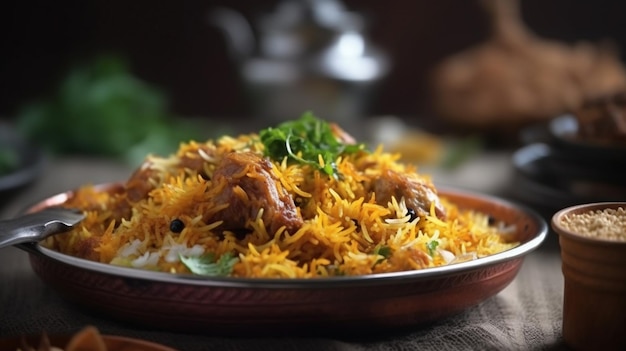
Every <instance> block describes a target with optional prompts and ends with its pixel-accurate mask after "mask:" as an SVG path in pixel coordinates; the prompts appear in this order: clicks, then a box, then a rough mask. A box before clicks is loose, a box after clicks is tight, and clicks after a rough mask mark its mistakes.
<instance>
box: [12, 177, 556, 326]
mask: <svg viewBox="0 0 626 351" xmlns="http://www.w3.org/2000/svg"><path fill="white" fill-rule="evenodd" d="M109 186H115V185H109ZM105 187H106V186H105ZM440 193H441V195H442V196H445V197H447V198H449V199H451V200H452V201H454V202H455V203H457V204H458V205H459V206H460V207H462V208H468V209H474V210H477V211H482V212H485V213H488V214H489V215H491V216H493V217H494V218H495V219H496V220H501V221H504V222H505V223H507V224H511V225H514V226H515V228H516V231H515V233H513V234H512V238H511V239H512V240H514V241H519V242H520V243H521V244H520V245H519V246H517V247H515V248H512V249H510V250H507V251H505V252H501V253H498V254H494V255H491V256H487V257H484V258H479V259H476V260H473V261H468V262H463V263H458V264H453V265H447V266H443V267H436V268H428V269H422V270H416V271H406V272H397V273H384V274H373V275H366V276H344V277H332V278H319V279H317V278H316V279H253V278H206V277H200V276H195V275H190V274H169V273H163V272H153V271H146V270H140V269H133V268H125V267H118V266H112V265H108V264H103V263H98V262H92V261H87V260H84V259H80V258H76V257H72V256H68V255H65V254H61V253H59V252H56V251H52V250H49V249H46V248H44V247H42V246H40V245H38V244H28V245H21V246H20V247H21V248H22V249H25V250H27V251H28V252H29V253H30V262H31V264H32V267H33V270H34V271H35V272H36V274H38V275H39V277H40V278H41V279H42V280H43V281H44V282H45V283H46V284H48V285H49V286H50V287H52V288H54V289H56V290H57V291H58V292H59V293H60V294H61V295H63V296H64V297H65V298H66V299H68V300H70V301H72V302H74V303H77V304H80V305H81V306H84V307H86V308H87V309H88V310H90V311H94V312H97V313H99V314H102V315H105V316H108V317H110V318H112V319H117V320H120V321H123V322H126V323H133V324H136V325H138V326H142V327H151V328H156V329H160V330H166V331H180V332H186V333H203V334H210V335H215V334H223V335H239V336H240V335H241V334H242V332H243V333H245V334H246V335H288V334H287V333H290V334H311V333H316V334H318V333H330V334H336V333H342V334H344V333H352V332H355V333H363V332H366V331H372V332H377V333H380V332H383V331H390V330H398V328H403V327H408V326H414V325H418V324H422V323H426V322H432V321H435V320H438V319H442V318H446V317H449V316H452V315H455V314H458V313H461V312H463V311H464V310H466V309H468V308H470V307H472V306H475V305H477V304H479V303H481V302H482V301H484V300H486V299H488V298H490V297H492V296H494V295H496V294H497V293H498V292H500V291H501V290H502V289H504V288H505V287H506V286H507V285H508V284H509V283H510V282H511V281H512V280H513V279H514V278H515V276H516V275H517V273H518V271H519V269H520V267H521V264H522V262H523V259H524V257H525V256H526V255H527V254H528V253H530V252H531V251H533V250H534V249H536V248H537V247H539V246H540V245H541V243H542V242H543V241H544V239H545V237H546V235H547V223H546V222H545V220H544V219H542V217H540V216H539V215H538V214H536V213H535V212H534V211H533V210H531V209H528V208H526V207H524V206H522V205H519V204H515V203H513V202H509V201H506V200H502V199H499V198H495V197H490V196H487V195H481V194H475V193H470V192H465V191H459V190H453V189H447V190H446V189H441V190H440ZM68 196H71V192H68V193H62V194H58V195H56V196H53V197H50V198H48V199H45V200H43V201H42V202H40V203H38V204H37V205H35V206H33V207H32V208H31V209H30V211H37V210H40V209H43V208H45V207H48V206H53V205H58V204H61V203H63V202H64V201H66V200H67V198H68Z"/></svg>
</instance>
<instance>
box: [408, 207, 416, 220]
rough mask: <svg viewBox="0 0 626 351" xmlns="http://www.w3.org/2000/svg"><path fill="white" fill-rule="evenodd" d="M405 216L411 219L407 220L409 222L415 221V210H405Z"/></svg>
mask: <svg viewBox="0 0 626 351" xmlns="http://www.w3.org/2000/svg"><path fill="white" fill-rule="evenodd" d="M406 214H407V215H409V216H411V217H410V218H409V222H413V221H414V220H415V218H417V213H416V212H415V210H414V209H412V208H407V210H406Z"/></svg>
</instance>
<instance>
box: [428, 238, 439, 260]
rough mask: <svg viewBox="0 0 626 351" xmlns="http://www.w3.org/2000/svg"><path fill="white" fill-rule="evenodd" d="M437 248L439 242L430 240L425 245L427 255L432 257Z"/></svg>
mask: <svg viewBox="0 0 626 351" xmlns="http://www.w3.org/2000/svg"><path fill="white" fill-rule="evenodd" d="M437 246H439V241H437V240H431V241H429V242H428V243H427V244H426V249H428V254H429V255H430V256H431V257H432V256H434V255H435V250H437Z"/></svg>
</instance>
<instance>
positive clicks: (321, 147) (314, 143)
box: [259, 112, 365, 176]
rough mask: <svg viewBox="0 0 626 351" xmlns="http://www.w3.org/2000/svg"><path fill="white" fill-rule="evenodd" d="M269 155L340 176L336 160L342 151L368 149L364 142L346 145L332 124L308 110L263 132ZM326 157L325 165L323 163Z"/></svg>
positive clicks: (275, 158)
mask: <svg viewBox="0 0 626 351" xmlns="http://www.w3.org/2000/svg"><path fill="white" fill-rule="evenodd" d="M259 136H260V138H261V142H262V143H263V145H264V146H265V155H266V156H268V157H270V158H271V159H273V160H282V159H283V158H285V157H287V158H288V159H289V160H291V161H295V162H299V163H303V164H309V165H311V166H314V167H316V168H317V169H318V170H320V171H322V172H324V173H326V174H328V175H331V176H338V172H337V167H336V165H335V160H336V159H337V157H339V156H340V155H342V154H347V153H354V152H357V151H359V150H363V149H364V148H365V145H364V144H344V143H342V142H341V141H339V140H338V139H337V137H336V136H335V135H334V134H333V132H332V128H331V126H330V124H329V123H328V122H326V121H323V120H321V119H318V118H317V117H315V116H314V115H313V113H311V112H305V113H304V114H303V115H302V116H301V117H300V118H299V119H297V120H294V121H287V122H283V123H281V124H279V125H278V126H277V127H275V128H272V127H270V128H267V129H263V130H261V131H260V132H259ZM320 157H321V158H322V160H323V163H324V165H323V166H322V165H321V164H320V162H319V158H320Z"/></svg>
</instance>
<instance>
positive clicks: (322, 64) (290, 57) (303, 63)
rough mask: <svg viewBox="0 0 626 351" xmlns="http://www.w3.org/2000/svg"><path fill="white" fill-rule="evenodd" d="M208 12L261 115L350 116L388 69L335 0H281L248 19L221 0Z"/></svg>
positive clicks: (272, 118)
mask: <svg viewBox="0 0 626 351" xmlns="http://www.w3.org/2000/svg"><path fill="white" fill-rule="evenodd" d="M209 18H210V22H211V23H212V24H213V25H215V26H217V27H218V28H220V29H222V30H223V31H224V33H225V34H226V38H227V40H226V41H227V44H228V46H229V50H230V53H231V55H232V58H233V59H234V60H235V61H236V62H237V65H238V68H239V72H240V76H241V79H242V82H243V85H244V88H245V90H246V92H247V95H248V97H249V101H250V103H251V107H252V113H254V115H255V117H259V118H263V119H264V120H265V122H267V121H269V122H277V121H281V120H287V119H294V118H297V117H299V116H300V114H302V113H303V112H304V111H307V110H310V111H312V112H313V113H315V114H316V115H318V116H319V117H322V118H325V119H328V120H334V121H336V122H339V123H344V124H348V123H351V122H353V121H354V120H355V119H358V118H359V117H361V116H363V114H364V113H366V111H365V110H366V107H367V106H366V102H367V101H368V100H369V99H370V98H371V94H372V93H373V92H374V88H375V86H376V83H377V82H379V81H380V80H381V79H382V78H383V77H384V76H385V75H386V74H387V72H388V71H389V59H388V56H387V55H386V54H385V53H384V52H382V51H381V50H380V49H378V48H376V47H375V46H373V45H372V44H371V43H369V42H368V40H367V38H366V37H365V36H364V34H363V32H364V27H365V23H364V22H365V21H364V19H363V17H362V16H361V15H359V14H357V13H354V12H349V11H347V10H346V9H345V7H344V6H343V4H342V3H341V2H339V1H338V0H283V1H281V2H280V3H279V4H278V6H277V8H276V10H275V12H274V13H270V14H266V15H263V16H260V17H259V18H258V19H257V22H256V23H255V24H256V25H255V26H253V25H252V24H251V23H249V22H248V21H247V20H246V18H245V17H244V16H243V15H241V14H240V13H238V12H236V11H234V10H232V9H227V8H218V9H215V10H213V11H212V12H211V13H210V17H209ZM255 34H256V36H255Z"/></svg>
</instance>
